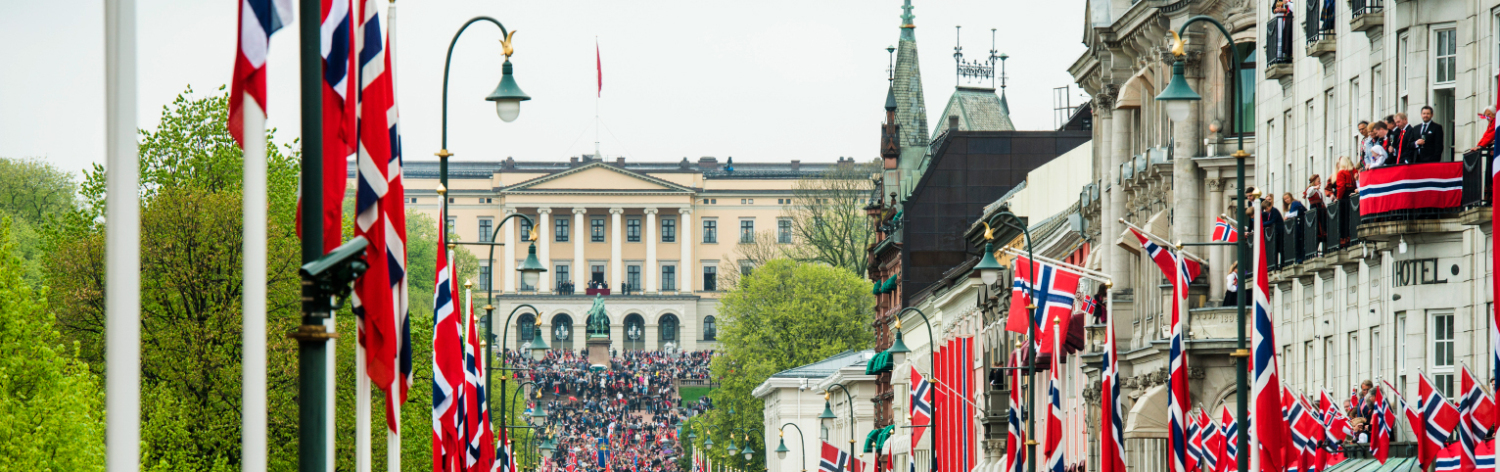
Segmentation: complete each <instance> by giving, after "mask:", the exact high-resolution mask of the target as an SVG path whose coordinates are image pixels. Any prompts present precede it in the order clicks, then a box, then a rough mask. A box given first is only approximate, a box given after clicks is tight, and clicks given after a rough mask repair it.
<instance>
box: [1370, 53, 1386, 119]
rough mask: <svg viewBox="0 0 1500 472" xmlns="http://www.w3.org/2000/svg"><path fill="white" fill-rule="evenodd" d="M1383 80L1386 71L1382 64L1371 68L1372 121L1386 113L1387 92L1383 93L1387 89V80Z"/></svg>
mask: <svg viewBox="0 0 1500 472" xmlns="http://www.w3.org/2000/svg"><path fill="white" fill-rule="evenodd" d="M1382 80H1385V71H1383V70H1381V69H1380V66H1375V67H1372V68H1370V117H1369V118H1370V121H1375V120H1374V119H1375V118H1380V115H1381V114H1382V113H1385V94H1384V93H1382V92H1384V91H1385V87H1384V86H1383V84H1384V83H1385V82H1382Z"/></svg>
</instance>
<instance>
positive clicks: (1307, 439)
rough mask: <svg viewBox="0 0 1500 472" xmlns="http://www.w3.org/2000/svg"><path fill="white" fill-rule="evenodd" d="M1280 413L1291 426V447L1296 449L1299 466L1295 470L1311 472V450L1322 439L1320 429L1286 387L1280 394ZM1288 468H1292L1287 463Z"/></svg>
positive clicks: (1296, 460)
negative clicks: (1308, 471) (1309, 471)
mask: <svg viewBox="0 0 1500 472" xmlns="http://www.w3.org/2000/svg"><path fill="white" fill-rule="evenodd" d="M1281 402H1282V412H1283V414H1284V415H1285V417H1286V421H1287V423H1288V424H1290V425H1291V433H1292V434H1291V436H1292V446H1293V447H1294V448H1295V449H1296V453H1295V455H1294V456H1293V457H1295V463H1296V464H1299V465H1300V468H1296V470H1312V469H1313V467H1312V455H1313V448H1315V447H1316V444H1317V441H1318V439H1319V438H1321V437H1322V432H1321V428H1319V427H1318V425H1317V423H1316V422H1315V421H1313V419H1312V417H1311V414H1310V413H1309V411H1308V409H1307V407H1306V405H1304V404H1303V403H1302V402H1301V401H1299V400H1298V399H1297V397H1296V395H1294V394H1292V392H1291V391H1290V390H1287V389H1286V387H1284V386H1283V387H1282V392H1281ZM1288 467H1293V466H1292V465H1291V463H1290V462H1289V464H1288Z"/></svg>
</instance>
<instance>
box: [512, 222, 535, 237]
mask: <svg viewBox="0 0 1500 472" xmlns="http://www.w3.org/2000/svg"><path fill="white" fill-rule="evenodd" d="M516 221H519V222H521V240H522V241H530V240H531V230H532V226H531V222H532V220H529V219H526V218H516Z"/></svg>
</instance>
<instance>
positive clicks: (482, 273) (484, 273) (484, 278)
mask: <svg viewBox="0 0 1500 472" xmlns="http://www.w3.org/2000/svg"><path fill="white" fill-rule="evenodd" d="M479 289H480V290H483V291H486V292H488V291H489V290H490V266H487V265H482V266H479Z"/></svg>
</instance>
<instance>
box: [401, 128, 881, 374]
mask: <svg viewBox="0 0 1500 472" xmlns="http://www.w3.org/2000/svg"><path fill="white" fill-rule="evenodd" d="M853 162H854V161H853V158H839V160H838V161H837V162H824V163H802V162H800V161H795V160H794V161H790V162H785V163H741V164H735V163H734V159H733V158H729V159H728V160H727V161H726V162H720V161H719V160H718V159H716V158H713V157H704V158H700V159H698V160H696V161H691V160H688V159H687V158H684V159H683V160H681V161H679V162H627V161H626V160H625V158H616V159H614V160H612V161H603V160H599V159H594V158H593V157H592V156H582V157H574V158H572V159H570V160H568V161H551V162H528V161H516V160H514V159H506V160H504V161H498V162H453V163H450V164H449V172H448V179H449V180H448V189H447V193H446V198H447V199H448V211H449V216H448V222H447V224H448V226H449V228H451V229H450V233H451V235H453V236H454V237H455V238H456V239H458V240H459V241H461V242H479V243H488V242H497V243H502V244H504V245H503V246H502V247H497V248H495V249H494V253H495V256H494V257H495V260H494V261H490V260H489V251H488V250H487V249H486V248H484V247H483V246H473V245H460V246H458V247H459V248H463V249H467V250H470V251H471V252H472V253H474V254H475V255H476V256H478V258H479V264H480V272H479V280H476V281H474V283H475V284H474V285H475V298H476V299H483V298H484V297H485V296H486V295H487V294H488V293H489V292H490V291H491V289H493V292H494V293H495V299H494V305H495V310H496V313H497V314H501V315H503V314H506V313H510V312H511V311H512V309H513V308H515V307H517V306H520V305H522V304H529V305H532V306H534V307H535V308H536V311H537V312H538V313H537V314H536V315H532V314H530V313H529V311H528V312H527V313H522V314H518V315H517V318H516V319H514V320H512V322H511V324H510V329H511V330H512V331H511V332H510V333H509V336H508V339H509V340H510V341H509V343H510V344H511V346H510V347H512V348H518V347H520V346H522V345H525V344H527V343H528V342H530V341H531V340H532V339H533V336H535V335H538V334H541V335H544V336H547V338H546V340H547V342H548V344H549V345H550V346H551V347H552V348H553V349H573V350H578V349H583V348H584V340H583V335H584V330H583V329H584V327H585V323H586V322H587V313H588V309H589V308H590V307H591V306H592V304H593V302H594V299H595V298H596V297H602V298H603V299H604V300H605V307H606V310H607V311H608V313H609V315H610V340H611V344H610V345H611V348H612V349H617V350H626V349H652V350H655V349H678V350H703V349H712V348H714V346H715V345H716V343H717V341H716V337H717V329H716V325H715V324H716V322H715V316H716V314H717V304H718V298H719V295H720V293H721V291H722V290H723V289H725V287H724V286H723V283H722V279H723V276H724V275H725V272H727V271H735V272H738V273H746V272H748V271H749V270H750V269H751V268H752V266H751V265H750V263H749V261H742V260H740V258H739V257H738V256H737V255H736V254H737V253H736V251H735V249H736V246H738V245H739V244H741V243H743V242H752V241H754V239H755V238H764V237H772V238H775V239H776V242H777V243H778V244H783V243H784V244H790V243H792V242H793V237H794V235H793V234H792V229H791V224H790V221H789V219H788V218H787V217H786V216H785V215H784V214H783V208H785V207H788V206H790V205H791V202H792V199H793V193H794V192H793V189H794V186H795V184H796V182H797V181H799V180H801V179H808V178H817V177H818V176H820V175H823V174H824V173H825V172H827V171H829V170H832V169H834V168H835V167H836V166H840V165H852V164H853ZM403 171H404V172H405V179H406V205H407V207H408V208H409V209H413V210H416V211H420V212H424V213H427V214H428V215H429V216H431V217H433V218H434V219H436V218H437V215H438V212H439V210H440V204H441V200H440V199H439V195H438V193H437V188H438V178H439V176H438V166H437V163H435V162H422V161H416V162H408V163H407V164H406V167H405V169H403ZM512 214H520V215H525V216H527V217H530V219H531V221H532V222H534V223H527V222H526V221H525V220H523V219H521V218H513V219H511V220H510V221H508V222H506V223H505V224H504V225H503V226H502V227H500V228H498V232H497V231H496V230H497V228H496V225H498V224H499V223H500V221H501V220H502V219H504V218H505V217H506V216H509V215H512ZM533 226H534V227H533ZM533 231H534V232H535V234H536V236H537V237H536V240H535V241H534V244H535V246H536V251H537V252H536V256H537V258H538V260H539V261H541V263H542V264H543V265H544V266H545V267H546V268H547V272H545V273H543V274H542V276H541V278H540V280H539V281H538V283H537V285H536V286H527V285H525V284H524V283H523V281H522V280H521V278H520V277H519V274H518V272H517V271H516V268H517V267H518V266H520V264H521V262H522V261H524V260H525V259H526V257H527V249H528V247H529V246H530V245H531V244H532V243H533V242H532V241H530V238H531V236H530V235H531V234H532V233H533ZM479 303H482V302H479ZM500 322H501V321H500V320H497V324H499V323H500ZM496 334H497V335H498V334H500V333H498V328H497V333H496Z"/></svg>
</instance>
